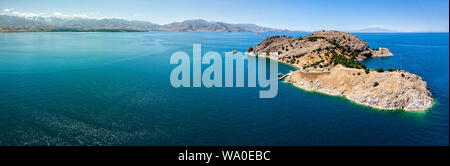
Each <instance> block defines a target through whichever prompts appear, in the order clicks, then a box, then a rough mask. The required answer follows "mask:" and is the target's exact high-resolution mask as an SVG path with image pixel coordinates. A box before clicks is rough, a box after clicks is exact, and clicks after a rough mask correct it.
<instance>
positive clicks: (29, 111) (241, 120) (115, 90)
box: [0, 32, 449, 145]
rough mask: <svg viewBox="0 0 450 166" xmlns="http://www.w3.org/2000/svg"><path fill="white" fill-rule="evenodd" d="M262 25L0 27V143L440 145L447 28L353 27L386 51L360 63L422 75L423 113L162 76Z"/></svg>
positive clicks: (246, 37) (234, 44)
mask: <svg viewBox="0 0 450 166" xmlns="http://www.w3.org/2000/svg"><path fill="white" fill-rule="evenodd" d="M305 34H306V33H305ZM305 34H288V35H294V36H296V37H297V36H299V35H302V36H303V35H305ZM271 35H275V34H263V35H255V34H254V33H177V32H148V33H10V34H0V145H448V143H449V141H448V140H449V137H448V131H449V130H448V128H449V126H448V125H449V121H448V117H449V115H448V111H449V98H448V96H449V89H448V88H449V35H448V33H417V34H413V33H399V34H397V33H396V34H392V33H389V34H378V33H376V34H374V33H370V34H356V35H357V36H359V37H361V38H362V39H364V40H365V41H367V42H368V43H369V45H370V46H371V47H372V48H377V47H379V46H383V47H387V48H389V49H390V50H391V51H392V52H393V53H394V54H395V56H393V57H387V58H375V59H370V60H365V61H363V63H365V64H367V65H368V66H369V67H371V68H377V67H384V68H389V67H395V68H401V69H404V70H407V71H409V72H412V73H415V74H417V75H419V76H421V77H422V78H423V79H424V80H425V81H426V82H427V83H428V86H429V88H430V90H431V92H432V93H433V95H434V97H435V99H436V103H437V104H436V105H435V106H434V107H433V108H432V109H430V110H428V111H426V112H423V113H408V112H403V111H380V110H375V109H371V108H368V107H364V106H360V105H357V104H354V103H352V102H350V101H348V100H346V99H344V98H342V97H333V96H328V95H323V94H319V93H311V92H305V91H303V90H300V89H297V88H295V87H292V86H291V85H288V84H284V83H281V82H280V84H279V85H278V86H279V90H278V96H277V97H276V98H273V99H260V98H258V94H259V90H260V88H248V87H246V88H173V87H172V86H171V84H170V80H169V76H170V72H171V71H172V69H173V68H174V67H176V65H170V64H169V59H170V56H171V55H172V53H174V52H176V51H185V52H187V53H189V54H190V55H191V56H192V44H194V43H199V44H202V53H206V52H207V51H217V52H219V53H221V54H222V56H224V54H223V52H225V51H231V50H239V51H242V52H244V51H246V50H247V48H248V47H249V46H254V45H257V44H258V43H259V42H260V41H262V40H263V39H265V38H266V37H268V36H271ZM279 70H280V71H281V72H287V71H289V70H292V68H291V67H289V66H287V65H283V64H279Z"/></svg>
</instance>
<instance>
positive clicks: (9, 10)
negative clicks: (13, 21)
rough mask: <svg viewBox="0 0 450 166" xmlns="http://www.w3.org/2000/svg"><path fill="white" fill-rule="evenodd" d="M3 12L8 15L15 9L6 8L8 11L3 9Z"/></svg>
mask: <svg viewBox="0 0 450 166" xmlns="http://www.w3.org/2000/svg"><path fill="white" fill-rule="evenodd" d="M2 11H3V12H7V13H8V12H11V11H13V9H12V8H6V9H3V10H2Z"/></svg>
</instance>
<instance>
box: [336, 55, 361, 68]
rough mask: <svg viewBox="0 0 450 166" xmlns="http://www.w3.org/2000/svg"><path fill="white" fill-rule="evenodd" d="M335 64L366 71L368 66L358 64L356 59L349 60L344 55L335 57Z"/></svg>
mask: <svg viewBox="0 0 450 166" xmlns="http://www.w3.org/2000/svg"><path fill="white" fill-rule="evenodd" d="M333 63H335V64H342V65H344V66H345V67H349V68H355V69H365V68H366V66H365V65H364V64H362V63H361V62H358V61H356V60H354V59H348V58H346V57H344V56H342V55H336V54H335V55H333Z"/></svg>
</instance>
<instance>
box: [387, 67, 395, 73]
mask: <svg viewBox="0 0 450 166" xmlns="http://www.w3.org/2000/svg"><path fill="white" fill-rule="evenodd" d="M396 70H397V69H393V68H389V69H387V71H389V72H393V71H396Z"/></svg>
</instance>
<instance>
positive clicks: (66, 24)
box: [0, 15, 298, 32]
mask: <svg viewBox="0 0 450 166" xmlns="http://www.w3.org/2000/svg"><path fill="white" fill-rule="evenodd" d="M154 30H159V31H177V32H294V31H290V30H285V29H273V28H267V27H261V26H258V25H255V24H229V23H224V22H210V21H205V20H200V19H199V20H187V21H183V22H174V23H170V24H166V25H158V24H153V23H151V22H146V21H129V20H124V19H88V18H59V17H19V16H10V15H0V32H63V31H71V32H97V31H101V32H144V31H154ZM296 32H298V31H296Z"/></svg>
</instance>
